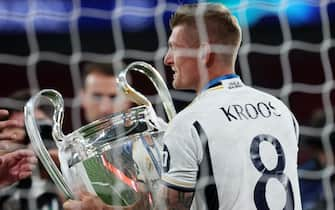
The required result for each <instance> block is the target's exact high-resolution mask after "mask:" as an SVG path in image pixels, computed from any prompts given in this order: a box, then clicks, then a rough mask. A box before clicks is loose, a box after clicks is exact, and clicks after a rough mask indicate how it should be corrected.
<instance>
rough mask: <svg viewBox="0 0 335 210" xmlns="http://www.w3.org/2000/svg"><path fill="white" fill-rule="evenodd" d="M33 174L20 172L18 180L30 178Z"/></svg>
mask: <svg viewBox="0 0 335 210" xmlns="http://www.w3.org/2000/svg"><path fill="white" fill-rule="evenodd" d="M32 174H33V172H32V171H20V172H19V173H18V175H17V177H18V179H24V178H27V177H29V176H31V175H32Z"/></svg>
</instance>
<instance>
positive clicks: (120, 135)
mask: <svg viewBox="0 0 335 210" xmlns="http://www.w3.org/2000/svg"><path fill="white" fill-rule="evenodd" d="M130 70H135V71H139V72H141V73H143V74H145V75H146V76H148V77H149V79H150V80H151V81H152V82H153V84H154V86H155V87H156V89H157V91H158V94H159V95H160V97H161V99H162V103H163V105H164V108H165V111H166V113H167V116H168V118H169V119H171V118H172V117H173V116H174V115H175V110H174V107H173V104H172V100H171V97H170V95H169V93H168V89H167V87H166V85H165V83H164V81H163V79H162V78H161V77H160V75H159V73H158V72H157V71H156V70H155V69H154V68H153V67H151V66H150V65H149V64H146V63H144V62H134V63H132V64H130V65H129V66H128V67H127V68H126V69H125V70H124V71H123V72H121V73H120V74H119V77H118V83H119V85H120V87H121V89H122V90H123V92H124V93H125V94H126V96H127V97H128V98H129V99H131V100H133V101H134V102H135V103H137V104H138V105H139V106H137V107H134V108H132V109H129V110H128V111H127V112H121V113H116V114H113V115H110V116H106V117H104V118H102V119H99V120H96V121H94V122H92V123H90V124H88V125H85V126H83V127H81V128H79V129H77V130H75V131H73V132H72V133H70V134H67V135H64V134H63V132H62V121H63V114H64V102H63V98H62V96H61V95H60V94H59V93H58V92H57V91H55V90H42V91H40V92H39V93H38V94H36V95H35V96H33V97H32V98H31V99H30V100H29V101H28V103H27V104H26V107H25V121H26V125H27V132H28V135H29V137H30V139H31V140H32V145H33V148H34V150H35V152H36V153H37V155H38V157H39V158H40V159H41V161H42V163H43V165H44V166H45V168H46V169H47V171H48V173H49V174H50V176H51V177H52V179H53V181H54V182H55V183H56V185H57V186H58V187H59V188H60V189H61V190H62V192H63V193H64V194H65V195H66V196H67V197H68V198H72V199H75V198H77V194H78V192H79V191H88V192H90V193H93V194H96V195H97V196H99V197H100V198H101V199H102V200H103V201H104V202H105V203H106V204H109V205H113V206H134V205H136V206H137V207H138V208H139V209H152V208H154V204H155V196H156V194H157V191H156V190H157V183H158V181H159V179H160V173H161V156H160V149H161V148H160V147H161V142H160V141H161V137H162V135H163V133H164V130H165V127H166V123H165V122H164V121H163V120H161V119H160V118H158V117H157V116H156V113H155V111H154V109H153V107H152V105H151V103H150V101H149V100H147V99H146V97H144V96H143V95H142V94H140V93H138V92H137V91H135V90H134V89H133V88H132V87H130V86H129V85H128V83H127V80H126V74H127V72H128V71H130ZM41 98H46V99H48V100H49V101H50V102H51V103H52V105H53V106H54V113H53V130H52V135H53V138H54V139H55V142H56V144H57V147H58V149H59V159H60V162H61V170H62V173H60V171H59V170H58V168H57V167H56V166H55V164H54V162H53V161H52V160H51V158H50V155H49V154H48V152H47V150H46V148H45V146H44V145H43V142H42V139H41V135H40V134H39V132H38V129H37V125H36V120H35V118H34V115H33V113H34V109H35V108H36V107H37V105H38V103H39V101H40V99H41Z"/></svg>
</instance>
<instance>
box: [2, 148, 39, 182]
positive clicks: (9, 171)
mask: <svg viewBox="0 0 335 210" xmlns="http://www.w3.org/2000/svg"><path fill="white" fill-rule="evenodd" d="M36 163H37V159H36V157H35V154H34V153H33V151H31V150H27V149H21V150H16V151H14V152H11V153H7V154H4V155H1V156H0V186H5V185H9V184H12V183H14V182H17V181H19V180H21V179H23V178H26V177H28V176H30V175H31V174H32V170H33V169H34V167H35V165H36Z"/></svg>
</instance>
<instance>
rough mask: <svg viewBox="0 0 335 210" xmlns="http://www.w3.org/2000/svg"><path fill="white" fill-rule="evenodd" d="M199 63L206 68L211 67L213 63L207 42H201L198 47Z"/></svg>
mask: <svg viewBox="0 0 335 210" xmlns="http://www.w3.org/2000/svg"><path fill="white" fill-rule="evenodd" d="M199 57H200V59H201V61H202V62H203V64H204V65H205V66H206V67H209V66H211V63H212V61H213V54H212V52H211V47H210V44H209V43H208V42H203V43H202V44H201V45H200V55H199Z"/></svg>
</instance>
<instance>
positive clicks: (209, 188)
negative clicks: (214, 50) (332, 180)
mask: <svg viewBox="0 0 335 210" xmlns="http://www.w3.org/2000/svg"><path fill="white" fill-rule="evenodd" d="M164 139H165V142H164V143H165V146H164V151H163V167H164V173H163V176H162V180H163V182H164V183H165V184H166V185H167V186H169V187H171V188H175V189H178V190H179V191H193V190H195V198H194V200H193V203H192V209H201V210H205V209H218V208H219V209H229V210H235V209H236V210H237V209H238V210H242V209H248V210H251V209H284V207H285V205H286V208H285V209H295V210H300V209H301V201H300V193H299V185H298V174H297V150H298V147H297V144H298V140H297V139H298V124H297V122H296V120H295V118H294V116H293V115H292V113H291V112H290V111H289V109H288V108H287V107H286V106H285V105H284V104H283V103H282V102H281V101H280V100H278V99H276V98H275V97H273V96H271V95H269V94H266V93H263V92H261V91H258V90H255V89H253V88H251V87H248V86H245V85H244V84H243V83H242V82H241V80H240V79H239V77H237V76H235V78H230V79H225V80H222V81H220V82H219V83H218V84H216V86H214V87H212V88H209V89H208V90H204V91H203V92H201V93H200V94H199V95H198V96H197V97H196V99H195V100H194V101H193V103H192V104H191V105H189V106H188V107H187V108H186V109H185V110H183V111H182V112H181V113H179V114H178V115H177V116H176V118H175V119H173V121H172V122H171V123H170V126H169V128H168V130H167V132H166V135H165V137H164ZM207 141H208V142H207ZM173 144H174V145H178V146H171V145H173ZM175 160H176V161H175ZM209 162H210V164H206V163H209ZM198 169H200V170H198ZM208 174H214V177H212V179H211V178H208V177H209V176H207V175H208ZM197 177H198V178H197ZM213 178H214V179H213ZM196 183H197V184H196ZM285 183H287V184H285ZM285 185H286V188H285V187H284V186H285ZM208 193H209V194H208ZM205 194H207V197H206V195H205ZM218 202H219V204H218ZM208 203H209V206H208ZM293 203H294V208H292V206H291V204H293ZM218 205H219V206H218ZM267 207H268V208H267Z"/></svg>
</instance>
